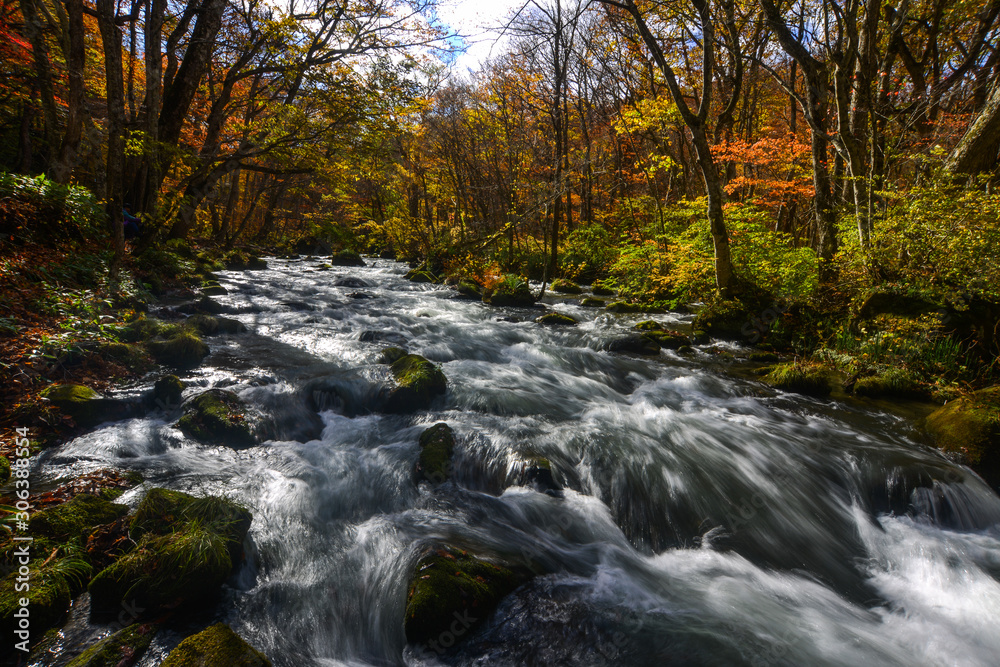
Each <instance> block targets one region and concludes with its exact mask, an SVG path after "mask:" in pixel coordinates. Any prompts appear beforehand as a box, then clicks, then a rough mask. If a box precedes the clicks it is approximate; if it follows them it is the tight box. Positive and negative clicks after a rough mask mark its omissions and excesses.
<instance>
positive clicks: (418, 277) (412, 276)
mask: <svg viewBox="0 0 1000 667" xmlns="http://www.w3.org/2000/svg"><path fill="white" fill-rule="evenodd" d="M406 279H407V280H409V281H410V282H414V283H436V282H437V281H438V279H437V276H435V275H434V274H433V273H431V272H430V271H421V270H419V269H414V270H413V271H407V272H406Z"/></svg>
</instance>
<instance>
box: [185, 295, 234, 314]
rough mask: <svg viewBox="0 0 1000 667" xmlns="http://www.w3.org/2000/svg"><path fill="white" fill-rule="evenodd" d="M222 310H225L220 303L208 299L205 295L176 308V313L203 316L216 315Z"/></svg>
mask: <svg viewBox="0 0 1000 667" xmlns="http://www.w3.org/2000/svg"><path fill="white" fill-rule="evenodd" d="M224 310H225V308H224V307H223V306H222V304H221V303H219V302H218V301H215V300H213V299H210V298H209V297H208V296H205V295H202V297H201V298H200V299H198V300H197V301H195V302H193V303H186V304H184V305H182V306H178V307H177V311H178V312H180V313H184V314H187V315H196V314H199V313H201V314H204V315H218V314H219V313H221V312H222V311H224Z"/></svg>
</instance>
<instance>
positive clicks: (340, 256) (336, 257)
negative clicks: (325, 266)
mask: <svg viewBox="0 0 1000 667" xmlns="http://www.w3.org/2000/svg"><path fill="white" fill-rule="evenodd" d="M330 264H332V265H334V266H365V260H363V259H361V255H359V254H358V253H356V252H354V251H353V250H341V251H339V252H335V253H333V254H332V255H330Z"/></svg>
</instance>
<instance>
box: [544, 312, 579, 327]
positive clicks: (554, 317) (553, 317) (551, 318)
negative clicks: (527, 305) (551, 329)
mask: <svg viewBox="0 0 1000 667" xmlns="http://www.w3.org/2000/svg"><path fill="white" fill-rule="evenodd" d="M535 322H537V323H538V324H547V325H550V326H574V325H576V324H578V321H577V320H576V318H574V317H570V316H569V315H563V314H562V313H545V314H544V315H542V316H541V317H536V318H535Z"/></svg>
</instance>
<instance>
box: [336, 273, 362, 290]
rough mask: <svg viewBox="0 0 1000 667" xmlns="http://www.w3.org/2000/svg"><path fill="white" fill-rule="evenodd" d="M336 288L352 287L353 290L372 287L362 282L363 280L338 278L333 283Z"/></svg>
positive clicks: (352, 277)
mask: <svg viewBox="0 0 1000 667" xmlns="http://www.w3.org/2000/svg"><path fill="white" fill-rule="evenodd" d="M333 286H334V287H350V288H352V289H361V288H363V287H370V285H369V284H368V283H367V282H366V281H364V280H362V279H361V278H355V277H354V276H344V277H343V278H337V279H336V280H334V281H333Z"/></svg>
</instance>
